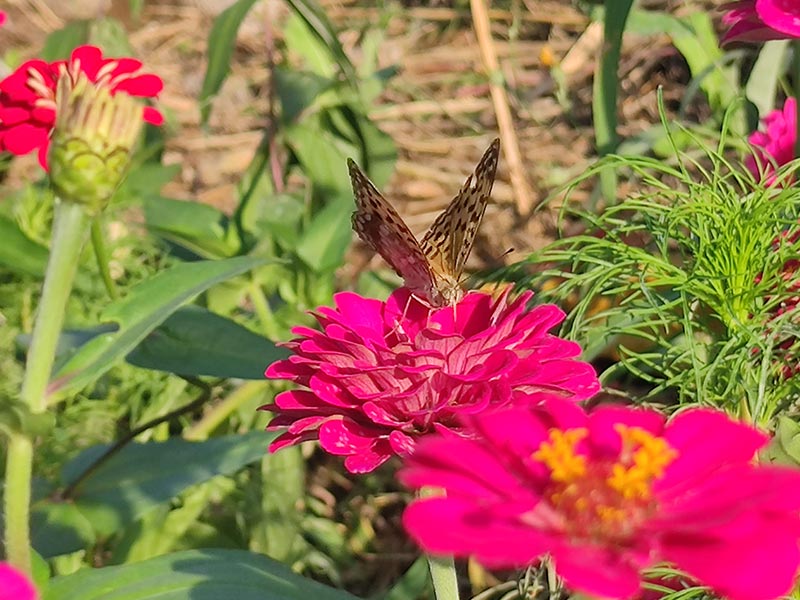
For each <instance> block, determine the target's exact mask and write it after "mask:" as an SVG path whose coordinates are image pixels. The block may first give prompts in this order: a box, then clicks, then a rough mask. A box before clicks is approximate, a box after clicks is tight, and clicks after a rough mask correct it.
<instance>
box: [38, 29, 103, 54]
mask: <svg viewBox="0 0 800 600" xmlns="http://www.w3.org/2000/svg"><path fill="white" fill-rule="evenodd" d="M90 23H91V21H73V22H72V23H68V24H67V25H65V26H64V27H62V28H61V29H58V30H56V31H54V32H53V33H51V34H50V35H48V36H47V39H46V40H45V42H44V48H42V52H41V54H40V57H41V58H42V60H46V61H54V60H65V59H67V58H69V55H70V54H71V53H72V51H73V50H74V49H75V48H77V47H78V46H81V45H83V44H86V43H87V42H88V41H89V24H90Z"/></svg>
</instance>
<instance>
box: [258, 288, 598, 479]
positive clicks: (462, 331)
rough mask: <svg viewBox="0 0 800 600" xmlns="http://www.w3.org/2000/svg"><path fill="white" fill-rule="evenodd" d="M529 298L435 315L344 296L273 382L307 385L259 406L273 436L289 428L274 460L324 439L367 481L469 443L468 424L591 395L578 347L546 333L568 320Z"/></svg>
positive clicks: (273, 373)
mask: <svg viewBox="0 0 800 600" xmlns="http://www.w3.org/2000/svg"><path fill="white" fill-rule="evenodd" d="M531 295H532V294H531V293H530V292H526V293H523V294H521V295H520V296H519V297H517V298H516V299H515V300H510V299H509V294H508V292H507V293H504V294H503V295H502V296H500V298H498V299H494V298H492V296H490V295H488V294H483V293H479V292H472V293H469V294H467V295H465V296H464V298H463V299H462V300H461V301H460V302H459V303H458V304H457V305H455V306H445V307H443V308H430V307H429V306H427V305H425V304H423V303H421V302H419V301H418V300H417V299H415V298H414V297H413V296H410V294H409V292H408V290H406V289H405V288H400V289H399V290H396V291H395V292H394V293H393V294H392V295H391V296H390V297H389V298H388V300H387V301H386V302H381V301H379V300H373V299H368V298H362V297H361V296H358V295H357V294H353V293H347V292H344V293H340V294H337V295H336V296H335V297H334V302H335V304H336V307H335V308H328V307H322V308H319V309H318V310H317V314H316V318H317V320H318V321H319V324H320V325H321V327H322V331H317V330H315V329H310V328H307V327H297V328H295V329H294V333H295V334H296V335H297V336H298V337H297V338H296V339H295V340H293V341H291V342H289V343H288V344H286V347H288V348H289V349H290V350H291V351H292V352H293V355H292V356H290V357H289V358H288V359H286V360H281V361H278V362H276V363H274V364H272V365H271V366H270V367H269V368H268V369H267V371H266V376H267V377H270V378H273V379H288V380H290V381H293V382H294V383H296V384H297V385H298V386H299V389H293V390H290V391H287V392H282V393H281V394H278V396H277V397H276V398H275V403H274V404H271V405H266V406H263V407H261V408H262V409H264V410H270V411H273V412H274V413H275V414H276V416H275V418H274V419H273V420H272V421H271V423H270V425H269V429H277V428H283V427H286V428H288V429H287V431H286V432H285V433H283V434H282V435H281V436H280V437H278V438H277V439H276V440H275V441H274V442H273V443H272V445H271V446H270V450H271V451H273V452H274V451H276V450H278V449H280V448H283V447H285V446H289V445H292V444H296V443H299V442H304V441H307V440H317V439H318V440H319V442H320V445H321V446H322V448H323V449H325V450H326V451H328V452H330V453H331V454H335V455H341V456H346V457H347V458H346V459H345V467H346V468H347V469H348V470H349V471H351V472H353V473H363V472H367V471H371V470H372V469H375V468H376V467H377V466H378V465H380V464H381V463H383V462H385V461H386V460H388V459H389V458H390V457H391V456H393V455H395V454H398V455H401V456H404V455H407V454H409V453H410V452H411V450H412V449H413V447H414V445H415V443H416V441H417V440H418V439H419V438H420V437H423V436H425V435H428V434H430V433H434V432H441V433H453V432H455V433H460V432H461V424H460V420H459V419H460V417H462V416H463V415H467V414H477V413H483V412H484V411H486V410H487V409H491V408H498V407H504V406H511V405H525V406H527V405H531V404H536V403H538V402H539V401H540V400H541V399H542V398H543V397H547V396H548V395H552V394H557V395H559V396H561V397H563V398H567V399H569V400H573V401H578V400H584V399H586V398H589V397H590V396H592V395H594V394H595V393H596V392H597V391H599V389H600V385H599V382H598V380H597V376H596V374H595V372H594V369H593V368H592V367H591V365H589V364H588V363H585V362H580V361H578V360H575V358H574V357H576V356H577V355H578V354H579V353H580V347H579V346H578V345H577V344H575V343H573V342H569V341H566V340H563V339H561V338H558V337H556V336H554V335H551V334H549V333H548V331H549V330H550V329H552V328H553V327H555V326H556V325H557V324H558V323H560V322H561V321H562V320H563V318H564V313H563V312H562V311H561V310H560V309H559V308H557V307H556V306H552V305H543V306H538V307H536V308H533V309H531V310H527V308H526V306H527V304H528V302H529V300H530V299H531Z"/></svg>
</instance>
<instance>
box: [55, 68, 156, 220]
mask: <svg viewBox="0 0 800 600" xmlns="http://www.w3.org/2000/svg"><path fill="white" fill-rule="evenodd" d="M56 102H57V106H58V108H57V111H56V124H55V127H54V129H53V136H52V142H51V144H50V154H49V162H50V181H51V183H52V185H53V188H54V189H55V190H56V193H57V194H58V196H59V198H61V199H62V200H67V201H70V202H77V203H78V204H81V205H83V206H84V207H85V209H86V210H88V211H89V212H90V213H91V214H95V213H97V212H99V211H101V210H103V208H105V206H106V204H107V203H108V201H109V199H110V198H111V196H112V194H113V193H114V190H116V188H117V186H118V185H119V183H120V181H121V180H122V177H123V175H124V174H125V170H126V168H127V166H128V164H129V162H130V157H131V150H132V148H133V145H134V143H135V142H136V138H137V137H138V135H139V131H140V130H141V128H142V110H143V109H142V106H141V105H140V104H139V102H138V101H137V100H136V99H134V98H133V97H132V96H129V95H127V94H116V95H112V94H111V93H110V91H109V89H108V88H107V87H104V86H95V85H93V84H92V83H91V82H90V81H89V79H88V77H86V75H84V74H83V73H79V74H78V75H77V77H76V78H75V79H74V80H73V78H72V77H71V76H70V75H68V74H67V73H62V74H61V76H60V77H59V80H58V87H57V88H56Z"/></svg>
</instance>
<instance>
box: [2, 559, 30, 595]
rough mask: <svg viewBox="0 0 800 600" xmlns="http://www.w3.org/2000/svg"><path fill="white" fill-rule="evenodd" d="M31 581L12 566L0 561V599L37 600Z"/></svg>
mask: <svg viewBox="0 0 800 600" xmlns="http://www.w3.org/2000/svg"><path fill="white" fill-rule="evenodd" d="M37 598H39V594H38V592H37V591H36V587H35V586H34V585H33V582H32V581H31V580H30V579H28V578H27V577H26V576H25V575H23V574H22V573H20V572H19V571H17V570H16V569H15V568H14V567H12V566H11V565H9V564H8V563H5V562H0V600H37Z"/></svg>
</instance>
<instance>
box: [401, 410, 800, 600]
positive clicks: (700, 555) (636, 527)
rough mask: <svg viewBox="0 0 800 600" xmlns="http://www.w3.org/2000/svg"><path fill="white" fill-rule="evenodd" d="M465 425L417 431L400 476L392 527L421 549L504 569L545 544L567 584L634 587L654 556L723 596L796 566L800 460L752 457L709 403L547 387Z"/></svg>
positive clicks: (765, 587) (752, 595)
mask: <svg viewBox="0 0 800 600" xmlns="http://www.w3.org/2000/svg"><path fill="white" fill-rule="evenodd" d="M469 422H470V426H471V428H472V429H473V431H474V433H475V435H474V436H473V437H450V438H445V437H431V438H429V439H426V440H424V441H422V442H420V444H419V445H418V447H417V449H416V451H415V452H414V454H413V455H412V456H410V457H408V458H407V459H406V461H405V462H406V465H407V466H406V468H405V469H404V470H402V471H401V472H400V478H401V480H402V481H404V482H405V483H406V484H407V485H409V486H411V487H413V488H421V487H425V486H432V487H435V488H442V489H444V491H445V493H446V496H442V497H428V498H425V499H421V500H417V501H415V502H414V503H412V504H411V505H410V506H409V507H408V508H407V510H406V512H405V514H404V516H403V520H404V524H405V526H406V529H407V530H408V531H409V533H410V534H411V535H412V537H414V538H415V539H416V540H417V541H418V542H419V543H420V545H421V546H422V547H423V548H424V549H425V550H426V551H427V552H430V553H434V554H437V553H438V554H441V553H453V554H455V555H461V556H463V555H470V554H472V555H475V556H476V558H477V559H478V560H479V561H480V562H482V563H484V564H485V565H487V566H489V567H518V566H520V565H525V564H529V563H531V562H533V561H535V560H536V559H537V558H538V557H540V556H542V555H543V554H545V553H548V554H549V555H550V556H551V557H552V559H553V560H554V563H555V567H556V571H557V573H558V574H559V575H560V576H561V577H562V578H563V579H564V581H565V584H566V585H567V587H568V588H570V589H573V590H576V591H582V592H584V593H586V594H590V595H593V596H597V597H605V598H630V597H632V596H634V595H635V594H637V592H638V591H639V589H640V585H641V582H642V573H641V572H642V570H643V569H646V568H648V567H652V566H655V565H656V564H658V563H663V562H668V563H672V564H674V565H675V566H676V567H677V568H679V569H681V570H682V571H685V572H686V573H688V574H689V575H690V576H691V577H693V578H695V579H696V580H697V581H699V582H700V583H701V584H703V585H707V586H710V587H712V588H714V589H715V590H716V591H717V592H719V593H720V594H722V595H723V596H725V597H726V598H729V599H731V600H762V599H763V600H767V599H771V598H777V597H778V596H781V595H783V594H785V593H787V592H788V591H789V590H790V589H791V587H792V584H793V581H794V576H795V573H796V572H797V569H798V565H800V548H799V547H798V541H797V540H798V536H800V471H798V470H797V469H790V468H783V467H777V466H759V465H756V464H754V463H753V462H752V459H753V456H754V454H755V452H756V451H757V450H758V449H759V448H761V447H762V446H763V445H764V444H765V443H766V441H767V439H768V438H767V436H766V435H764V434H762V433H760V432H759V431H757V430H755V429H753V428H751V427H749V426H747V425H744V424H741V423H737V422H735V421H732V420H731V419H730V418H729V417H728V416H727V415H725V414H724V413H722V412H719V411H714V410H707V409H690V410H686V411H684V412H681V413H679V414H678V415H677V416H676V417H674V418H673V419H672V420H671V421H669V422H665V418H664V417H663V416H662V415H661V414H660V413H658V412H655V411H652V410H642V409H633V408H624V407H615V406H602V407H600V408H598V409H596V410H594V411H592V412H591V413H586V412H584V411H583V409H581V408H580V407H579V406H577V405H575V404H573V403H570V402H565V401H563V400H561V399H559V398H552V399H550V400H548V401H546V402H545V403H544V404H543V405H542V406H540V407H534V408H527V409H526V408H511V409H508V410H504V411H497V412H493V413H490V414H484V415H481V416H480V418H470V419H469Z"/></svg>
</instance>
